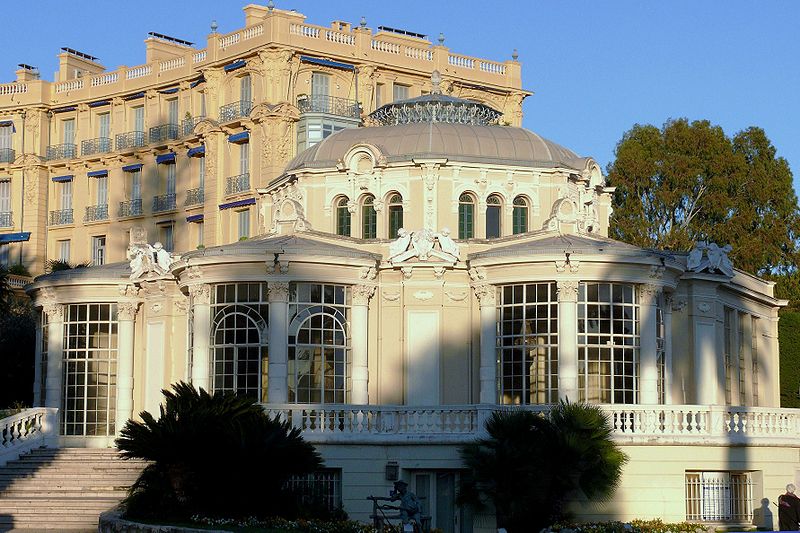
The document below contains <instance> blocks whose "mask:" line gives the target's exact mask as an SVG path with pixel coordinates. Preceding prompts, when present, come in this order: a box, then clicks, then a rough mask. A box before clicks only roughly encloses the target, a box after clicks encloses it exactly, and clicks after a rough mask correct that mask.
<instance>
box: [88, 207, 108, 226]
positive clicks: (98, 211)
mask: <svg viewBox="0 0 800 533" xmlns="http://www.w3.org/2000/svg"><path fill="white" fill-rule="evenodd" d="M97 220H108V204H101V205H90V206H87V207H86V214H85V215H83V221H84V222H95V221H97Z"/></svg>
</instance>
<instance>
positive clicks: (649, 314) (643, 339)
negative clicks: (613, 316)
mask: <svg viewBox="0 0 800 533" xmlns="http://www.w3.org/2000/svg"><path fill="white" fill-rule="evenodd" d="M660 292H661V287H659V286H657V285H650V284H644V285H640V286H639V306H640V313H641V314H640V321H641V325H640V330H639V331H640V332H641V335H640V337H639V403H642V404H646V405H655V404H657V403H658V360H657V351H658V346H657V340H656V335H657V328H658V323H657V310H658V296H659V294H660Z"/></svg>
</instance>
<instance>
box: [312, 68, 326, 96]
mask: <svg viewBox="0 0 800 533" xmlns="http://www.w3.org/2000/svg"><path fill="white" fill-rule="evenodd" d="M330 94H331V77H330V75H329V74H325V73H324V72H314V73H312V74H311V95H312V96H321V97H325V96H330Z"/></svg>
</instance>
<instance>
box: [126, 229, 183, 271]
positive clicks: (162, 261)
mask: <svg viewBox="0 0 800 533" xmlns="http://www.w3.org/2000/svg"><path fill="white" fill-rule="evenodd" d="M127 257H128V260H129V261H130V267H131V274H130V279H131V280H138V279H144V278H153V277H162V276H166V275H168V274H169V267H170V266H172V264H173V263H175V261H177V260H178V259H179V258H180V256H176V255H175V254H172V253H171V252H168V251H167V250H165V249H164V246H163V245H162V244H161V243H160V242H157V243H155V244H153V245H152V246H151V245H150V244H148V243H147V232H146V231H145V229H144V228H142V227H134V228H131V237H130V244H128V253H127Z"/></svg>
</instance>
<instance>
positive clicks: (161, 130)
mask: <svg viewBox="0 0 800 533" xmlns="http://www.w3.org/2000/svg"><path fill="white" fill-rule="evenodd" d="M179 130H180V128H179V126H178V125H177V124H161V125H160V126H153V127H152V128H150V135H149V137H150V144H155V143H161V142H165V141H174V140H175V139H177V138H178V131H179Z"/></svg>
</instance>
